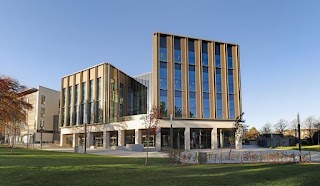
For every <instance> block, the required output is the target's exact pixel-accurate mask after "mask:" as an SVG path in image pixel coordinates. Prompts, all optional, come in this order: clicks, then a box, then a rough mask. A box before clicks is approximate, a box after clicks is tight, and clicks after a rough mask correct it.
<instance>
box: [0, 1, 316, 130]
mask: <svg viewBox="0 0 320 186" xmlns="http://www.w3.org/2000/svg"><path fill="white" fill-rule="evenodd" d="M181 3H183V4H181ZM319 8H320V1H317V0H314V1H311V0H310V1H307V2H303V1H294V0H282V1H277V0H270V1H256V0H244V1H239V0H229V1H213V0H206V1H204V0H203V1H202V0H199V1H194V0H184V1H182V0H181V1H178V0H177V1H172V0H161V1H151V0H145V1H142V0H141V1H139V0H137V1H131V0H127V1H124V0H117V1H111V0H110V1H107V0H105V1H102V0H101V1H97V0H92V1H85V0H83V1H80V0H77V1H76V0H56V1H42V0H38V1H35V0H29V1H21V0H19V1H18V0H2V1H0V74H3V75H8V76H12V77H14V78H16V79H18V80H19V81H20V82H21V83H22V84H24V85H27V86H29V87H36V86H38V85H42V86H45V87H49V88H53V89H57V90H59V87H60V79H61V77H62V76H65V75H68V74H71V73H73V72H75V71H79V70H81V69H83V68H87V67H90V66H93V65H96V64H98V63H101V62H110V63H112V64H113V65H115V66H116V67H118V68H120V69H121V70H122V71H124V72H126V73H127V74H129V75H137V74H141V73H145V72H149V71H151V59H152V33H153V32H157V31H159V32H167V33H172V34H180V35H186V36H193V37H198V38H204V39H209V40H218V41H225V42H231V43H238V44H239V45H240V47H241V70H242V77H241V78H242V79H241V80H242V95H243V111H244V112H245V116H244V118H245V119H246V123H247V124H248V125H250V127H252V126H255V127H257V128H258V129H260V128H261V126H262V125H264V124H265V123H267V122H270V123H272V124H274V123H276V122H277V121H278V120H279V119H286V120H289V121H291V120H293V119H294V118H295V117H296V113H297V112H298V111H299V112H300V113H301V119H302V120H303V119H304V118H306V117H307V116H309V115H313V116H315V117H317V118H319V117H320V109H319V108H320V96H319V95H320V94H319V93H320V86H319V85H320V84H319V82H320V76H319V75H318V74H319V73H318V72H319V69H320V63H319V62H320V61H319V59H320V50H319V49H320V47H319V43H320V34H319V33H320V24H319V20H320V11H319Z"/></svg>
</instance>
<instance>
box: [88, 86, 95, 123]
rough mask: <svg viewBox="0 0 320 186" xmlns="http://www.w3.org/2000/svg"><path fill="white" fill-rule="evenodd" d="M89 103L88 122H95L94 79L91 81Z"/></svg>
mask: <svg viewBox="0 0 320 186" xmlns="http://www.w3.org/2000/svg"><path fill="white" fill-rule="evenodd" d="M88 100H89V104H88V124H89V123H94V111H93V110H94V109H93V108H94V105H93V80H90V81H89V98H88Z"/></svg>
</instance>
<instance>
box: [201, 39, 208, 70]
mask: <svg viewBox="0 0 320 186" xmlns="http://www.w3.org/2000/svg"><path fill="white" fill-rule="evenodd" d="M208 63H209V61H208V43H207V42H206V41H203V42H202V65H203V66H208Z"/></svg>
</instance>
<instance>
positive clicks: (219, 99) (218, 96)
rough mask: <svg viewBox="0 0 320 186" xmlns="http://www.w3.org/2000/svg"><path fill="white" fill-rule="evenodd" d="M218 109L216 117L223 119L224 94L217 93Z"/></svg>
mask: <svg viewBox="0 0 320 186" xmlns="http://www.w3.org/2000/svg"><path fill="white" fill-rule="evenodd" d="M216 99H217V110H216V117H217V119H222V94H221V93H218V94H217V98H216Z"/></svg>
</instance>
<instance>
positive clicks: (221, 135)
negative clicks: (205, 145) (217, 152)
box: [220, 129, 224, 148]
mask: <svg viewBox="0 0 320 186" xmlns="http://www.w3.org/2000/svg"><path fill="white" fill-rule="evenodd" d="M223 146H224V144H223V132H222V129H220V148H222V147H223Z"/></svg>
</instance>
